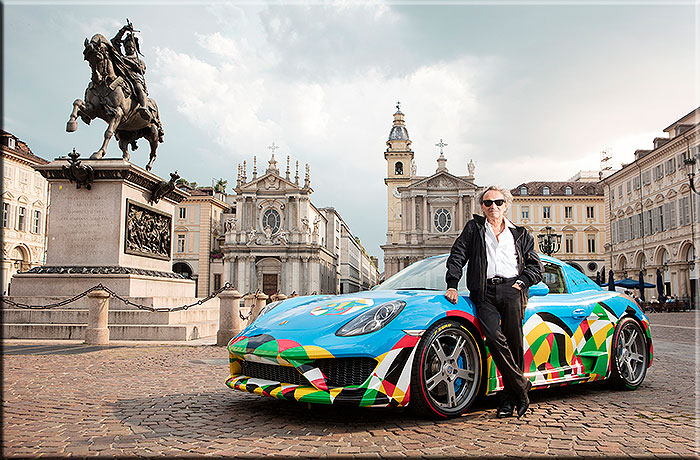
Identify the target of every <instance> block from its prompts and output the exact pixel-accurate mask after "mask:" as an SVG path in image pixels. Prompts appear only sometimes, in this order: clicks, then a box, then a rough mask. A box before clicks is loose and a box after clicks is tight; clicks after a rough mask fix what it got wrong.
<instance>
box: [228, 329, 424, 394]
mask: <svg viewBox="0 0 700 460" xmlns="http://www.w3.org/2000/svg"><path fill="white" fill-rule="evenodd" d="M418 340H419V337H413V336H409V335H405V336H404V337H402V338H401V339H400V340H399V341H398V342H397V343H396V345H394V346H393V347H392V349H391V350H389V351H388V352H386V353H384V354H383V355H381V356H377V357H376V358H375V360H376V361H377V363H378V364H377V367H376V368H375V369H374V371H373V372H372V373H371V375H370V377H369V378H368V379H367V380H366V381H365V382H364V383H362V384H361V385H349V386H347V387H342V388H329V386H328V384H327V378H326V376H325V375H324V374H323V372H322V371H321V370H320V369H319V368H317V367H314V365H313V363H314V361H315V360H316V359H320V358H332V357H333V355H332V354H331V353H330V352H328V351H327V350H324V349H323V348H320V347H316V346H302V345H300V344H298V343H296V342H294V341H291V340H276V339H275V338H273V337H272V336H269V335H260V336H254V337H245V336H241V337H237V338H235V339H234V340H232V341H231V343H230V344H229V346H228V349H229V358H230V359H229V361H230V367H231V377H230V378H229V379H228V380H227V381H226V385H228V386H229V387H231V388H233V389H236V390H242V391H247V392H249V393H255V394H259V395H265V396H272V397H274V398H278V399H284V400H296V401H301V402H312V403H320V404H333V403H335V402H350V403H353V404H356V405H359V406H368V407H387V406H390V407H392V406H404V405H406V404H408V400H409V388H410V377H411V363H412V362H413V357H414V354H415V350H416V344H417V343H418ZM242 360H247V361H252V362H261V363H266V364H274V365H280V366H293V367H294V368H295V369H296V370H297V371H298V372H299V373H300V374H302V375H303V376H304V377H305V378H306V380H307V381H308V382H309V384H308V385H295V384H289V383H285V382H273V381H269V380H263V379H256V378H251V377H249V376H245V375H242V374H241V370H242V366H241V361H242Z"/></svg>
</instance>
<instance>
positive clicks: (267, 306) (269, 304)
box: [256, 300, 282, 319]
mask: <svg viewBox="0 0 700 460" xmlns="http://www.w3.org/2000/svg"><path fill="white" fill-rule="evenodd" d="M281 303H282V301H281V300H278V301H276V302H270V303H268V304H267V305H265V306H264V307H263V309H262V310H260V313H258V318H260V317H261V316H262V315H264V314H265V313H267V312H268V311H270V310H272V309H273V308H275V307H276V306H277V305H279V304H281ZM256 319H257V318H256Z"/></svg>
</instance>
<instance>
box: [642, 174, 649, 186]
mask: <svg viewBox="0 0 700 460" xmlns="http://www.w3.org/2000/svg"><path fill="white" fill-rule="evenodd" d="M642 183H643V184H644V185H649V184H651V171H644V172H643V173H642Z"/></svg>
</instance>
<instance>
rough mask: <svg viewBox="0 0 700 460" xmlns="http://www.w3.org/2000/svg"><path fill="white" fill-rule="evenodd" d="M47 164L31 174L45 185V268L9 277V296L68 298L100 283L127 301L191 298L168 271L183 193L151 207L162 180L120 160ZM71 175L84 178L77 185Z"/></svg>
mask: <svg viewBox="0 0 700 460" xmlns="http://www.w3.org/2000/svg"><path fill="white" fill-rule="evenodd" d="M80 163H81V164H80V167H84V168H88V169H83V170H80V171H82V173H80V172H79V173H75V172H74V171H75V165H71V162H70V161H69V160H68V159H58V160H54V161H52V162H51V163H49V164H47V165H41V166H37V167H36V169H37V170H38V171H39V172H40V173H41V174H42V175H43V176H44V177H45V178H46V179H47V180H48V182H49V193H50V196H51V210H50V212H49V214H48V224H47V238H48V242H47V256H46V265H44V266H42V267H36V268H34V269H32V270H30V271H28V272H26V273H22V274H18V275H15V276H14V277H13V279H12V284H11V289H12V290H11V295H12V296H36V295H51V296H73V295H75V294H78V293H80V292H83V291H85V290H86V289H88V288H90V287H93V286H95V285H97V284H99V283H102V284H104V285H105V286H106V287H108V288H109V289H111V290H113V291H114V292H116V293H117V294H119V295H122V296H129V297H194V296H195V291H194V281H191V280H186V279H183V278H181V277H180V276H179V275H177V274H175V273H173V272H172V266H171V255H172V246H173V214H174V210H175V206H176V204H177V203H178V202H180V201H181V200H182V199H184V198H185V197H186V196H187V193H185V192H183V191H181V190H179V189H174V190H172V191H170V192H169V193H167V194H166V195H165V196H164V197H162V198H161V199H160V200H159V201H157V202H155V203H154V202H150V199H151V191H152V190H153V189H154V187H156V185H157V184H159V183H160V182H161V181H162V179H161V178H160V177H158V176H156V175H155V174H152V173H150V172H148V171H146V170H145V169H142V168H140V167H138V166H136V165H133V164H131V163H129V162H127V161H124V160H121V159H114V160H112V159H107V160H104V159H103V160H82V161H81V162H80ZM76 176H80V177H81V178H82V177H84V176H87V177H89V178H90V179H91V180H88V181H86V182H83V183H80V185H79V186H78V184H77V182H76V181H77V179H76Z"/></svg>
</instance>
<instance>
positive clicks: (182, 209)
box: [177, 206, 187, 219]
mask: <svg viewBox="0 0 700 460" xmlns="http://www.w3.org/2000/svg"><path fill="white" fill-rule="evenodd" d="M177 212H178V217H179V218H180V219H186V218H187V208H186V207H184V206H181V207H179V208H178V211H177Z"/></svg>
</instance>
